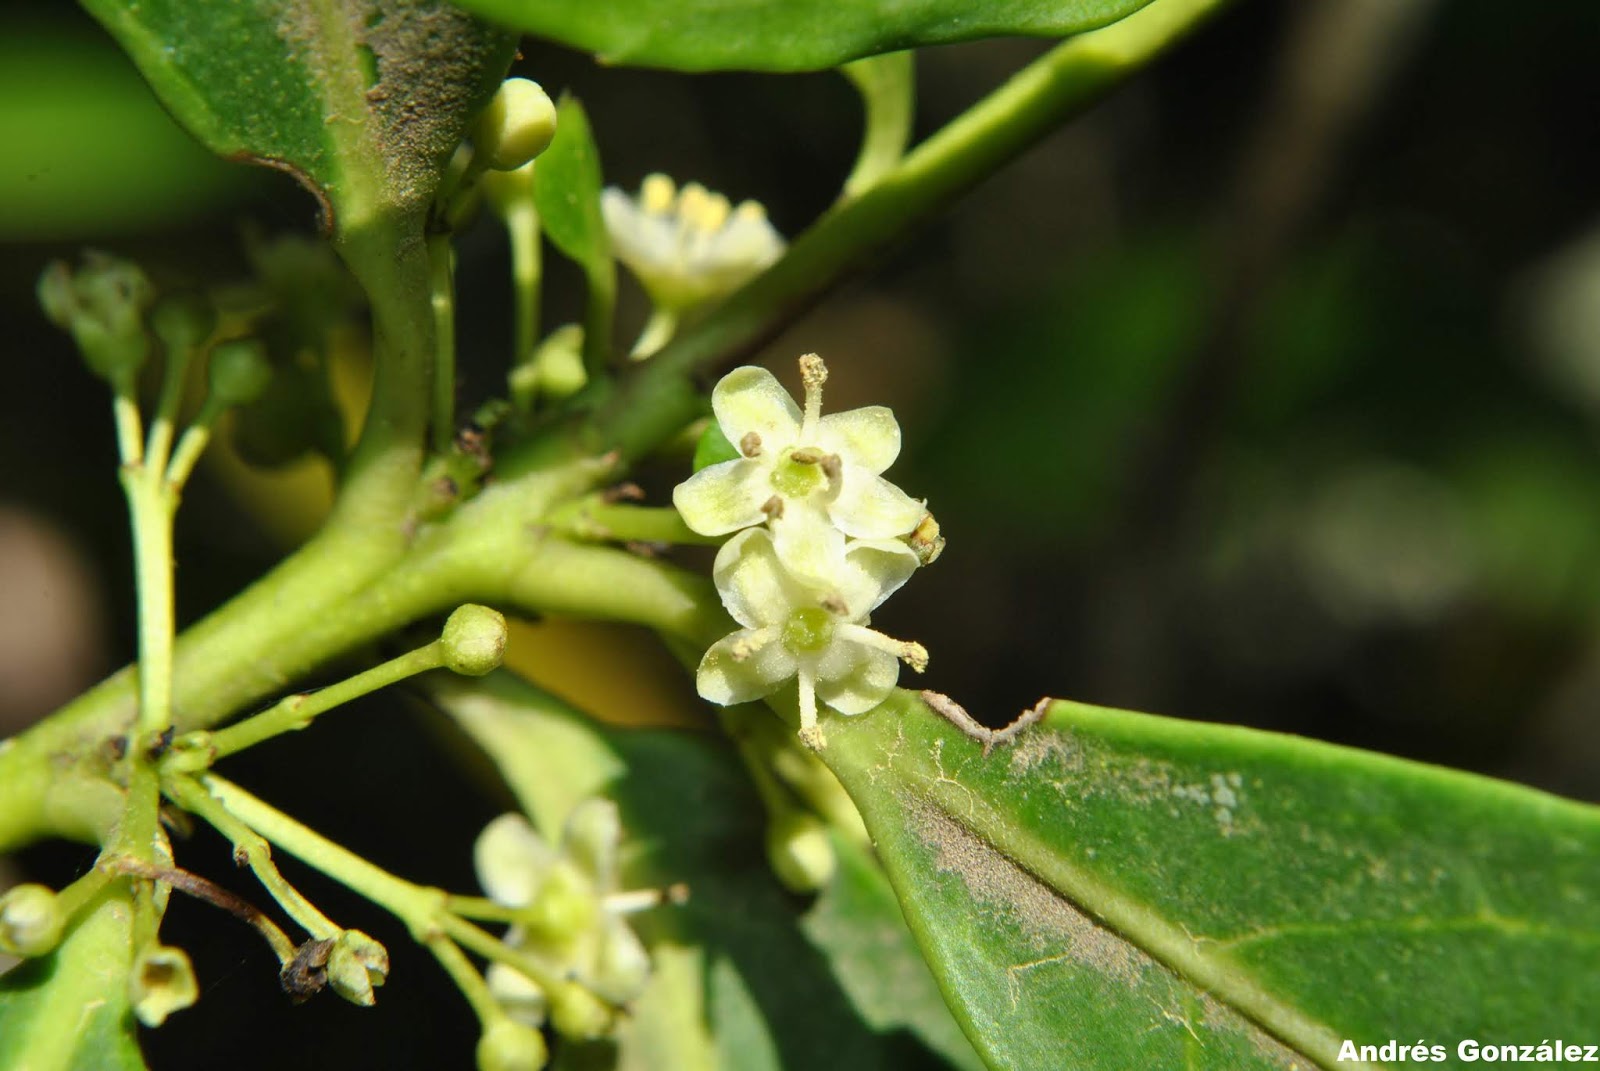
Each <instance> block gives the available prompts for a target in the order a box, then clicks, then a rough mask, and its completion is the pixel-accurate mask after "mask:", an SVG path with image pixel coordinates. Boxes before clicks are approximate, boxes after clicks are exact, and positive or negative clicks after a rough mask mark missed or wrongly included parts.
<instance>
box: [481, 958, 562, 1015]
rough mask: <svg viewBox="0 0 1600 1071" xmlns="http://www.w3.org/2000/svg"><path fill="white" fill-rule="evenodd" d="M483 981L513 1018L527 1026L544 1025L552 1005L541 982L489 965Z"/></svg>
mask: <svg viewBox="0 0 1600 1071" xmlns="http://www.w3.org/2000/svg"><path fill="white" fill-rule="evenodd" d="M483 980H484V982H485V983H487V984H488V986H489V995H490V996H492V997H494V999H495V1003H496V1004H498V1005H500V1007H501V1009H502V1010H503V1011H504V1012H505V1013H506V1014H507V1015H509V1016H510V1017H511V1018H513V1019H515V1020H516V1021H517V1022H519V1023H522V1024H524V1025H525V1026H538V1025H539V1024H540V1023H542V1022H544V1017H545V1011H546V1010H547V1005H548V1002H547V1001H546V1000H545V996H544V990H543V989H542V988H540V986H539V983H538V982H535V981H534V980H533V979H532V978H529V977H528V976H527V975H526V974H523V973H522V972H521V971H519V970H517V969H516V968H515V967H511V966H508V965H506V964H504V963H491V964H489V969H488V971H486V972H485V973H484V976H483Z"/></svg>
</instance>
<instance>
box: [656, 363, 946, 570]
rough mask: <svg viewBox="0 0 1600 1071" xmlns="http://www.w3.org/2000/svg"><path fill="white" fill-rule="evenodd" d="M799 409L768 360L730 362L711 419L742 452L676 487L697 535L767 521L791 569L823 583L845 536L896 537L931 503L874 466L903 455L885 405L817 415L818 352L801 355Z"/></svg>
mask: <svg viewBox="0 0 1600 1071" xmlns="http://www.w3.org/2000/svg"><path fill="white" fill-rule="evenodd" d="M800 373H801V379H802V381H803V382H804V384H805V394H806V399H805V410H804V412H802V411H801V410H800V408H799V407H797V406H796V405H795V404H794V399H793V398H791V397H789V392H788V391H786V390H784V389H783V386H782V384H780V383H779V382H778V380H777V378H776V377H775V376H773V374H772V373H771V372H768V371H767V370H766V369H764V368H755V367H749V366H747V367H744V368H735V369H734V370H733V371H732V372H729V373H728V374H727V375H726V376H723V377H722V380H721V381H720V382H719V383H718V384H717V385H716V387H715V389H713V390H712V392H711V408H712V411H713V412H714V413H715V414H716V418H717V424H718V425H719V426H720V427H721V429H722V433H723V435H725V436H727V439H728V441H729V442H730V443H733V444H734V445H735V446H736V447H738V449H739V452H740V454H741V455H742V456H740V457H737V458H734V459H733V460H731V461H724V462H721V463H719V464H716V465H707V466H706V467H705V468H703V469H701V470H700V471H699V472H697V473H695V474H694V475H693V476H691V477H689V479H687V480H685V481H684V482H683V483H681V484H679V485H678V486H677V487H676V488H674V489H673V492H672V502H673V505H675V506H677V507H678V512H679V513H681V514H682V515H683V521H684V523H685V524H687V525H688V526H689V527H690V528H692V529H694V530H695V531H696V532H699V533H700V534H701V535H713V536H714V535H725V534H726V533H728V532H734V531H738V530H739V529H740V528H748V527H750V526H752V525H757V524H761V523H762V522H764V521H767V520H769V519H770V520H771V521H772V532H773V538H774V539H775V540H776V542H777V547H778V555H779V557H781V558H782V559H783V562H784V564H785V565H786V566H788V568H789V569H790V571H791V572H793V573H795V574H796V575H798V576H800V577H802V578H803V579H805V580H807V581H810V582H812V583H821V584H827V583H829V582H830V581H831V579H832V577H833V576H834V574H835V572H836V571H837V569H838V568H839V560H840V556H841V555H842V554H843V553H844V545H845V544H844V541H845V537H846V536H848V537H851V538H853V539H894V538H897V537H899V536H904V535H906V534H908V533H910V532H911V531H912V530H913V529H915V528H916V527H917V525H918V524H919V523H921V522H922V520H923V518H924V517H926V516H927V515H928V510H927V507H926V506H924V505H923V504H922V503H921V502H918V501H917V500H916V499H914V498H912V497H911V496H910V495H907V494H906V493H905V492H904V491H902V490H900V488H898V487H896V486H895V485H894V484H892V483H890V482H889V481H888V480H886V479H884V478H883V477H882V476H881V475H880V473H882V472H883V471H884V470H885V469H887V468H888V467H889V466H890V465H891V464H893V463H894V460H895V458H896V457H898V456H899V455H900V425H899V423H898V422H897V421H896V420H895V418H894V414H893V413H892V412H890V411H889V409H888V408H887V407H885V406H881V405H872V406H866V407H864V408H861V409H851V410H849V411H847V412H843V413H830V414H828V415H827V416H823V415H822V384H823V383H824V382H825V381H826V380H827V378H828V369H827V366H826V365H825V364H823V362H822V358H820V357H818V356H817V355H816V354H814V353H813V354H807V355H806V356H804V357H802V358H800Z"/></svg>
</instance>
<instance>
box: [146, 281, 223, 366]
mask: <svg viewBox="0 0 1600 1071" xmlns="http://www.w3.org/2000/svg"><path fill="white" fill-rule="evenodd" d="M150 329H151V330H152V331H154V332H155V333H156V337H157V338H159V339H160V340H161V342H162V345H164V346H166V347H167V350H168V351H169V352H171V353H177V354H181V353H186V352H188V351H189V350H192V349H194V348H195V347H196V346H199V345H200V344H201V343H202V342H204V341H206V339H208V338H210V337H211V333H212V332H213V331H215V330H216V329H217V311H216V309H214V308H212V307H211V302H209V301H207V300H206V298H205V295H203V294H197V293H194V292H193V291H186V292H182V293H177V294H168V295H166V296H165V297H163V298H162V299H161V300H160V301H158V302H156V306H155V308H153V309H151V310H150Z"/></svg>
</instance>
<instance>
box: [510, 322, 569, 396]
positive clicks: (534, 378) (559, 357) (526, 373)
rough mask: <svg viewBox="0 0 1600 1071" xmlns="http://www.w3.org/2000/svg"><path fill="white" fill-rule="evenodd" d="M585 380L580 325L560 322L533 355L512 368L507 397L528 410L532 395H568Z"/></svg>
mask: <svg viewBox="0 0 1600 1071" xmlns="http://www.w3.org/2000/svg"><path fill="white" fill-rule="evenodd" d="M588 382H589V373H588V372H586V371H584V368H583V328H582V327H581V326H579V325H578V324H562V325H561V326H560V327H558V328H556V329H555V330H554V331H552V332H550V334H549V335H547V336H545V340H544V341H543V342H541V343H539V345H538V347H537V348H535V349H534V351H533V354H532V355H531V356H530V357H529V358H528V359H527V360H525V361H523V362H521V363H520V364H518V365H517V366H516V367H514V368H512V370H511V374H510V375H509V376H508V377H507V383H508V385H509V386H510V388H511V400H512V402H513V403H515V404H516V406H517V408H519V409H529V408H531V407H532V405H533V400H534V398H535V396H543V397H546V398H551V399H553V400H555V401H560V400H561V399H563V398H570V397H571V396H572V395H574V394H576V393H578V392H579V391H580V390H582V389H583V388H584V385H585V384H587V383H588Z"/></svg>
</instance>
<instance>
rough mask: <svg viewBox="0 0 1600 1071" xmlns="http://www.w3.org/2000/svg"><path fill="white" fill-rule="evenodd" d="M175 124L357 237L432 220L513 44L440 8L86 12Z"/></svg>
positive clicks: (132, 4) (123, 7)
mask: <svg viewBox="0 0 1600 1071" xmlns="http://www.w3.org/2000/svg"><path fill="white" fill-rule="evenodd" d="M84 6H85V7H87V8H88V9H89V11H90V13H91V14H93V15H94V16H95V17H96V18H97V19H99V20H100V22H101V23H102V24H104V25H105V27H106V28H107V29H108V30H110V31H111V33H112V35H113V36H115V37H116V38H117V39H118V40H119V41H120V42H121V43H122V46H123V47H124V48H125V49H127V51H128V53H129V54H130V55H131V56H132V57H133V60H134V62H135V63H136V64H137V65H138V66H139V69H140V70H141V71H142V72H143V73H144V76H145V78H146V79H147V80H148V81H149V82H150V84H151V86H152V87H153V88H154V89H155V91H156V94H157V95H158V96H159V97H160V98H161V100H162V102H163V103H165V104H166V106H167V108H168V109H169V110H170V111H171V112H172V114H173V115H175V116H176V117H177V118H178V120H179V122H181V123H183V124H184V125H185V126H186V127H188V129H189V131H190V132H191V133H193V134H194V135H195V136H196V137H197V138H199V139H200V140H201V141H202V142H204V143H205V145H206V146H207V147H209V148H210V149H212V150H213V151H214V152H217V153H219V154H221V155H223V156H226V157H229V158H234V159H241V160H248V161H251V162H254V163H259V164H265V165H267V166H270V167H274V168H278V169H281V170H285V171H289V172H291V173H292V174H294V175H295V176H297V177H298V178H299V179H300V180H301V181H302V182H304V183H305V184H306V185H307V186H308V187H309V188H311V189H312V190H313V191H316V192H317V194H318V196H319V198H320V199H321V201H322V204H323V208H324V210H325V212H327V213H329V214H330V215H331V216H332V219H331V220H329V221H328V222H330V223H333V224H335V225H336V226H338V227H339V228H341V229H345V230H348V229H350V228H352V227H354V226H357V225H359V224H360V223H361V222H362V221H364V220H365V219H367V218H369V217H375V216H383V215H412V214H416V213H419V212H421V211H422V210H424V209H425V208H426V206H427V204H428V203H429V201H430V199H431V198H432V195H433V192H434V190H435V188H436V186H437V184H438V180H439V175H440V172H441V169H442V167H443V165H444V163H445V162H446V161H447V160H448V159H449V157H450V154H451V153H452V152H453V151H454V150H455V147H456V145H457V143H458V142H459V141H460V140H461V136H462V133H463V131H464V130H465V129H466V123H467V120H468V119H469V118H470V117H471V116H472V115H473V114H474V113H475V112H476V110H477V109H478V108H479V107H480V106H481V105H482V104H483V102H484V101H485V100H486V99H487V97H488V95H489V94H490V93H492V92H493V90H494V88H495V86H496V85H498V83H499V81H500V78H501V76H502V75H503V74H504V72H505V69H506V66H507V65H508V64H509V62H510V59H511V53H512V49H513V48H514V41H512V40H511V39H510V38H509V36H508V35H506V34H505V33H503V32H500V31H498V30H492V29H490V28H489V27H487V26H486V25H485V24H483V23H480V22H479V21H477V20H476V19H474V18H472V17H470V16H468V15H466V14H464V13H462V12H460V11H459V10H457V9H456V8H454V7H452V6H451V5H450V4H447V3H444V2H443V0H424V2H420V3H412V2H405V0H355V2H350V3H345V2H343V0H283V2H267V0H248V2H239V3H233V2H229V0H198V2H197V0H85V3H84Z"/></svg>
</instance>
